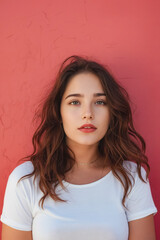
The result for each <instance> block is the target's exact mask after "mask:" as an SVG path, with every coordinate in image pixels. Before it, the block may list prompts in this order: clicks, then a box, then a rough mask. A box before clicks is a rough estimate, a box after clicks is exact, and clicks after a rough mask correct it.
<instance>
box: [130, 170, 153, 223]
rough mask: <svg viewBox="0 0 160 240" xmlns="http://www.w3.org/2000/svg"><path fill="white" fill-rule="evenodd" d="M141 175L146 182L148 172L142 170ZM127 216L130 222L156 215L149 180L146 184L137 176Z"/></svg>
mask: <svg viewBox="0 0 160 240" xmlns="http://www.w3.org/2000/svg"><path fill="white" fill-rule="evenodd" d="M141 174H142V177H143V179H144V180H145V181H146V178H145V176H146V171H145V170H144V168H143V167H142V168H141ZM126 207H127V210H126V215H127V218H128V222H129V221H132V220H136V219H140V218H143V217H146V216H148V215H150V214H154V215H155V214H156V213H157V208H156V207H155V204H154V202H153V198H152V193H151V188H150V183H149V180H148V179H147V182H146V183H144V182H143V181H142V180H141V179H140V178H139V176H138V173H136V175H135V184H134V186H133V188H132V190H131V192H130V193H129V195H128V197H127V200H126Z"/></svg>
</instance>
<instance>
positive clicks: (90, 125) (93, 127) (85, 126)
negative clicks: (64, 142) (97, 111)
mask: <svg viewBox="0 0 160 240" xmlns="http://www.w3.org/2000/svg"><path fill="white" fill-rule="evenodd" d="M78 129H96V127H95V126H94V125H93V124H84V125H82V126H81V127H80V128H78Z"/></svg>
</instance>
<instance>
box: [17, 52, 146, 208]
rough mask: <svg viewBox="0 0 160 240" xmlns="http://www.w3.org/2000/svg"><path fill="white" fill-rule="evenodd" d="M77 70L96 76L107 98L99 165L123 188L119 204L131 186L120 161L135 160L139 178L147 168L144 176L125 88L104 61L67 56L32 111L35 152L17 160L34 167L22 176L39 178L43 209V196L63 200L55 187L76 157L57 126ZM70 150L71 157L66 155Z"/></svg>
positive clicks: (141, 141) (142, 150) (140, 145)
mask: <svg viewBox="0 0 160 240" xmlns="http://www.w3.org/2000/svg"><path fill="white" fill-rule="evenodd" d="M67 62H69V63H68V64H67ZM81 72H91V73H94V74H95V75H96V76H98V78H99V80H100V81H101V84H102V87H103V89H104V92H105V93H106V96H107V104H108V106H109V109H110V116H111V118H110V124H109V127H108V130H107V132H106V134H105V136H104V137H103V138H102V139H101V140H100V142H99V145H98V149H99V153H100V155H101V156H103V159H104V164H107V161H108V160H109V162H110V165H111V169H112V172H113V174H114V175H115V176H116V177H117V178H118V180H119V181H120V182H121V184H122V185H123V187H124V196H123V199H122V204H123V205H124V203H125V198H126V196H127V194H128V193H129V191H130V189H131V188H132V186H133V184H132V181H131V179H130V177H129V174H130V173H129V171H127V170H126V169H125V168H124V167H123V162H124V161H126V160H127V161H133V162H135V163H136V164H137V171H138V175H139V177H140V179H141V180H142V181H144V182H145V180H144V179H143V178H142V175H141V166H142V165H143V166H144V167H146V170H147V175H146V179H147V177H148V174H149V170H150V167H149V164H148V158H147V156H146V155H145V149H146V144H145V141H144V139H143V138H142V136H141V135H140V134H139V133H138V132H137V131H136V130H135V128H134V125H133V120H132V112H131V107H130V98H129V95H128V93H127V91H126V90H125V89H124V88H123V87H122V86H121V85H120V84H119V83H118V81H116V80H115V78H114V77H113V75H111V73H109V71H108V70H107V68H106V67H105V65H102V64H100V63H97V62H95V61H92V60H89V59H88V58H86V57H85V58H84V57H81V56H76V55H74V56H70V57H68V58H67V59H65V60H64V62H63V63H62V65H61V67H60V69H59V72H58V74H57V76H56V79H55V82H54V85H53V87H52V89H51V91H50V92H49V94H48V95H47V97H46V98H45V100H44V102H43V106H42V109H41V110H39V112H38V114H37V113H36V114H35V118H38V117H40V124H39V126H38V128H37V129H36V131H35V133H34V135H33V138H32V144H33V147H34V151H33V153H32V154H30V155H29V156H27V157H25V158H22V159H21V160H25V161H28V160H29V161H31V162H32V164H33V166H34V170H33V172H32V173H30V174H28V175H25V176H23V177H22V178H24V177H31V176H33V175H34V180H35V178H36V177H37V176H39V177H40V180H39V188H40V189H41V191H42V192H43V194H44V195H43V197H42V198H41V199H40V201H39V204H40V203H41V206H42V208H43V203H44V200H45V198H46V197H47V196H48V195H49V196H50V197H51V198H52V199H53V200H55V201H62V202H66V200H63V199H61V198H60V197H59V196H58V194H57V193H56V187H57V186H58V184H60V185H61V186H62V188H63V189H65V187H64V185H63V182H62V180H64V179H65V173H66V172H67V171H69V170H70V169H72V167H73V165H74V163H75V155H74V153H73V151H72V150H71V149H70V148H69V147H68V146H67V145H66V141H65V133H64V130H63V126H62V124H61V115H60V104H61V99H62V96H63V94H64V91H65V89H66V86H67V83H68V81H69V80H70V79H71V77H73V76H74V75H76V74H78V73H81ZM70 151H71V152H72V153H73V155H74V157H71V154H70ZM21 160H20V161H21ZM22 178H21V179H22ZM21 179H20V180H21ZM20 180H19V181H20Z"/></svg>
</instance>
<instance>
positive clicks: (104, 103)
mask: <svg viewBox="0 0 160 240" xmlns="http://www.w3.org/2000/svg"><path fill="white" fill-rule="evenodd" d="M73 102H79V101H77V100H74V101H72V102H70V103H69V104H70V105H77V104H72V103H73ZM97 102H103V104H100V105H106V102H105V101H103V100H98V101H97Z"/></svg>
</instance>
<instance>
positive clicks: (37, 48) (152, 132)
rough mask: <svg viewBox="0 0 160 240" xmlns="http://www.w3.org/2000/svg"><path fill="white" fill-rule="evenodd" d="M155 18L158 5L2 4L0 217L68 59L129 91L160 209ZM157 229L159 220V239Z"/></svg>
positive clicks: (138, 0) (159, 42)
mask: <svg viewBox="0 0 160 240" xmlns="http://www.w3.org/2000/svg"><path fill="white" fill-rule="evenodd" d="M159 12H160V2H159V1H158V0H130V1H128V0H121V1H119V0H94V1H92V0H77V1H75V0H45V1H44V0H28V1H24V0H14V1H13V0H12V1H11V0H10V1H9V0H1V2H0V25H1V26H0V79H1V80H0V159H1V164H0V176H1V181H0V212H1V209H2V205H3V197H4V191H5V187H6V183H7V179H8V176H9V174H10V172H11V171H12V170H13V169H14V168H15V167H16V166H17V165H18V163H17V161H18V160H19V159H20V158H22V157H24V156H26V155H27V154H30V153H31V152H32V150H33V148H32V144H31V139H32V135H33V133H34V130H35V128H36V126H35V125H33V123H32V119H33V116H34V112H35V109H36V107H37V105H38V103H39V101H40V100H41V99H42V98H43V96H45V94H46V92H47V91H48V90H49V87H50V86H51V85H53V82H54V79H55V74H56V73H57V71H58V68H59V66H60V64H61V62H62V61H63V60H64V59H65V58H66V57H68V56H70V55H73V54H77V55H82V56H89V57H92V59H94V60H97V61H99V62H101V63H102V64H105V65H107V66H108V69H109V70H110V71H111V72H112V73H113V74H114V76H115V77H116V79H117V80H118V81H119V82H120V83H121V84H122V85H123V86H124V87H125V88H126V89H127V91H128V93H129V95H130V98H131V100H132V110H133V119H134V124H135V127H136V129H137V131H138V132H140V134H141V135H142V136H143V137H144V139H145V141H146V145H147V151H146V154H147V156H148V158H149V163H150V166H151V173H150V177H149V178H150V184H151V189H152V195H153V198H154V201H155V204H156V207H157V208H159V207H160V201H159V196H160V188H159V185H158V183H159V182H160V181H159V180H160V174H159V172H160V164H159V158H160V157H159V156H160V146H159V134H160V122H159V118H160V108H159V103H160V92H159V89H160V67H159V66H160V14H159ZM159 224H160V215H159V213H158V214H156V216H155V225H156V234H157V237H158V236H159V237H160V228H159V229H158V225H159ZM0 226H1V225H0Z"/></svg>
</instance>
